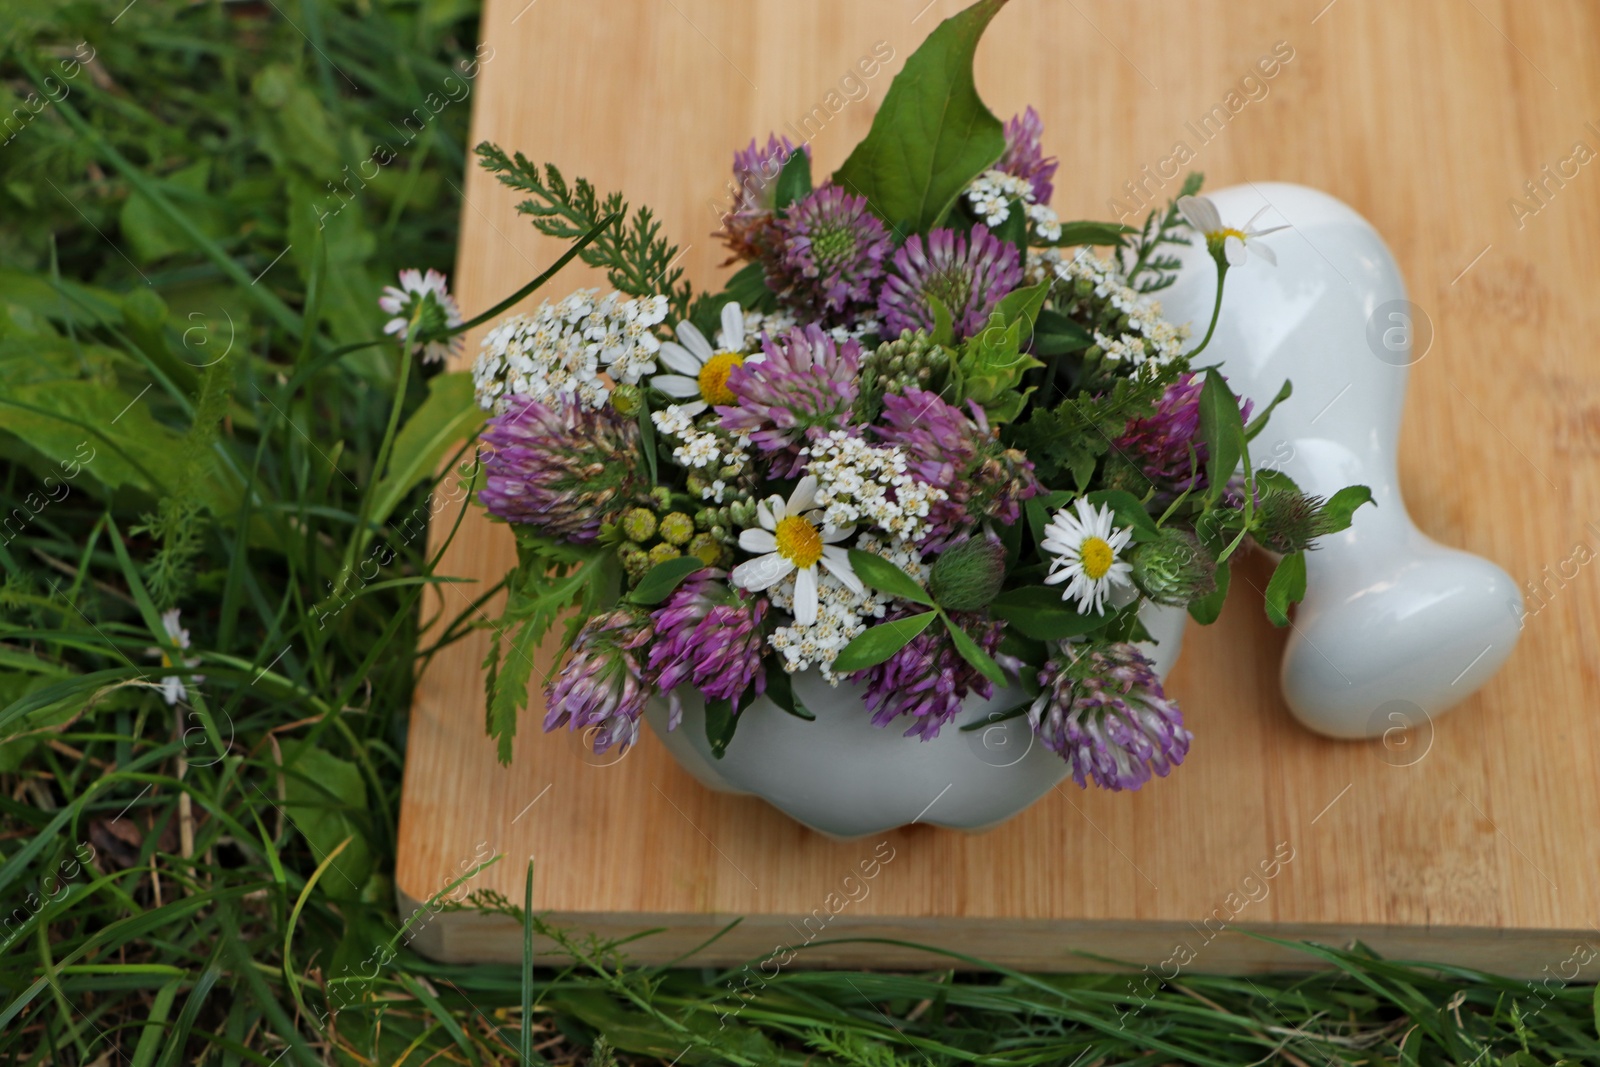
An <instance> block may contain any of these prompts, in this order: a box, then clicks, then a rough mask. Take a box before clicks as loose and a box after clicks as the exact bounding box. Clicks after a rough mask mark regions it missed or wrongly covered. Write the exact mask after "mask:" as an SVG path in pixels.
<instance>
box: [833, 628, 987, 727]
mask: <svg viewBox="0 0 1600 1067" xmlns="http://www.w3.org/2000/svg"><path fill="white" fill-rule="evenodd" d="M910 614H912V612H911V611H909V610H895V611H891V612H890V614H889V615H888V616H886V617H885V619H886V620H889V619H896V618H904V617H905V616H907V615H910ZM951 618H952V620H953V621H954V622H955V624H956V625H957V626H960V627H961V628H962V629H964V630H965V631H966V632H967V633H968V634H971V635H972V636H973V638H974V639H975V640H976V641H977V643H978V644H979V646H981V647H982V648H983V650H984V651H985V652H988V653H989V654H990V655H993V654H994V653H995V650H996V649H998V648H999V647H1000V637H1001V631H1002V630H1003V629H1004V627H1003V626H1002V624H1001V623H1000V622H998V621H997V620H994V619H988V618H984V617H982V616H979V615H969V614H963V613H955V614H953V615H952V616H951ZM850 679H851V681H854V682H857V683H860V684H862V685H864V686H866V690H867V691H866V697H865V699H866V703H867V707H869V708H870V709H872V725H874V726H888V725H889V724H890V723H891V722H893V721H894V720H895V719H896V718H898V717H900V716H901V715H907V716H910V718H911V726H910V727H909V728H908V729H907V730H906V732H905V736H906V737H916V738H920V739H921V740H923V741H929V740H932V739H933V738H935V737H937V736H939V730H940V729H941V728H942V727H943V726H944V725H945V724H946V723H948V722H949V721H950V720H951V719H954V718H955V717H956V715H957V714H958V713H959V712H960V711H961V703H962V701H964V700H965V699H966V698H967V695H968V694H969V693H976V694H978V696H980V697H982V698H984V699H985V700H987V699H988V698H989V697H991V696H993V695H994V685H993V683H991V682H990V681H989V680H988V679H987V678H985V677H984V676H983V675H982V674H980V673H978V669H977V668H976V667H974V666H972V664H970V663H968V662H967V661H966V660H965V659H963V658H962V657H961V653H959V652H957V651H956V646H955V644H954V643H953V642H952V641H951V640H950V634H949V633H948V632H947V631H946V630H945V628H944V627H943V626H937V625H935V626H930V627H928V628H927V629H926V630H923V631H922V632H921V633H920V634H918V635H917V636H916V637H913V638H912V639H911V640H910V641H909V642H907V644H906V645H905V647H903V648H902V649H900V651H898V652H896V653H895V654H894V655H892V656H890V657H889V658H888V659H886V660H884V661H883V662H882V663H880V664H878V665H877V666H875V667H868V668H867V669H866V670H862V671H856V672H855V673H854V674H852V675H851V676H850Z"/></svg>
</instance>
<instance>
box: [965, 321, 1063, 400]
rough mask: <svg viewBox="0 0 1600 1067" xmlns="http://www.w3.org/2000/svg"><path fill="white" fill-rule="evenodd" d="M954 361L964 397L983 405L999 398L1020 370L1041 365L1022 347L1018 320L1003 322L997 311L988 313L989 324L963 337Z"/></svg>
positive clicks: (1014, 382)
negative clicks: (959, 354) (965, 340)
mask: <svg viewBox="0 0 1600 1067" xmlns="http://www.w3.org/2000/svg"><path fill="white" fill-rule="evenodd" d="M957 362H958V365H959V367H960V370H961V382H962V387H963V391H964V394H965V398H966V399H969V400H976V401H977V402H978V403H979V404H982V405H983V406H984V407H988V406H989V405H990V404H994V403H996V402H1001V401H1002V400H1003V396H1004V394H1006V393H1008V392H1010V391H1011V390H1013V389H1015V388H1016V387H1017V385H1018V383H1020V382H1021V381H1022V376H1023V375H1024V374H1026V373H1027V372H1028V371H1030V370H1032V369H1033V368H1035V367H1042V366H1044V364H1043V363H1040V362H1039V361H1038V360H1036V359H1034V358H1033V357H1032V356H1030V355H1027V354H1025V353H1024V352H1023V351H1022V321H1021V320H1020V319H1019V320H1017V321H1015V322H1012V323H1011V324H1010V325H1007V324H1006V323H1005V322H1004V321H1003V320H1002V319H1001V318H1000V315H999V313H998V312H997V313H995V314H991V315H990V316H989V325H987V326H985V327H984V328H983V329H981V330H979V331H978V332H977V333H976V334H974V335H973V336H971V337H969V338H968V339H967V343H966V345H965V346H963V348H962V350H961V358H960V359H959V360H958V361H957Z"/></svg>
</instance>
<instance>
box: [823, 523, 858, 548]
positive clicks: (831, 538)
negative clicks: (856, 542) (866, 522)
mask: <svg viewBox="0 0 1600 1067" xmlns="http://www.w3.org/2000/svg"><path fill="white" fill-rule="evenodd" d="M855 532H856V528H855V527H854V526H837V527H835V526H827V527H824V528H823V530H822V543H823V544H825V545H836V544H838V543H839V542H840V541H843V540H845V539H847V538H849V537H852V536H854V534H855ZM841 551H843V550H842V549H841Z"/></svg>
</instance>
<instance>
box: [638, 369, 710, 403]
mask: <svg viewBox="0 0 1600 1067" xmlns="http://www.w3.org/2000/svg"><path fill="white" fill-rule="evenodd" d="M650 384H651V385H653V386H655V387H656V388H657V389H659V390H661V391H662V392H663V393H666V394H667V395H668V396H673V397H678V398H679V399H687V398H689V397H691V396H699V395H700V383H699V382H698V381H697V380H695V379H694V378H685V377H684V376H683V375H681V374H658V375H656V376H655V377H654V378H651V379H650Z"/></svg>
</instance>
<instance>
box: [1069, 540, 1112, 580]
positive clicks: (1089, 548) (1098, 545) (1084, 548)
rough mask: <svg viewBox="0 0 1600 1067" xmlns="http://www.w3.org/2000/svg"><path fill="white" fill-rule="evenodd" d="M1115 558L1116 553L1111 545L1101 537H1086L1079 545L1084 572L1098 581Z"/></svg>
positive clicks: (1079, 559) (1080, 564)
mask: <svg viewBox="0 0 1600 1067" xmlns="http://www.w3.org/2000/svg"><path fill="white" fill-rule="evenodd" d="M1113 558H1115V553H1113V552H1112V551H1111V546H1110V545H1109V544H1107V543H1106V542H1105V541H1104V540H1102V539H1101V538H1098V537H1086V538H1084V541H1083V544H1081V545H1079V546H1078V564H1079V566H1081V567H1082V568H1083V573H1084V574H1087V575H1088V576H1089V577H1090V578H1092V579H1094V580H1095V581H1097V582H1098V581H1099V580H1100V579H1102V578H1104V577H1105V576H1106V572H1107V571H1109V570H1110V569H1111V561H1112V559H1113Z"/></svg>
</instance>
